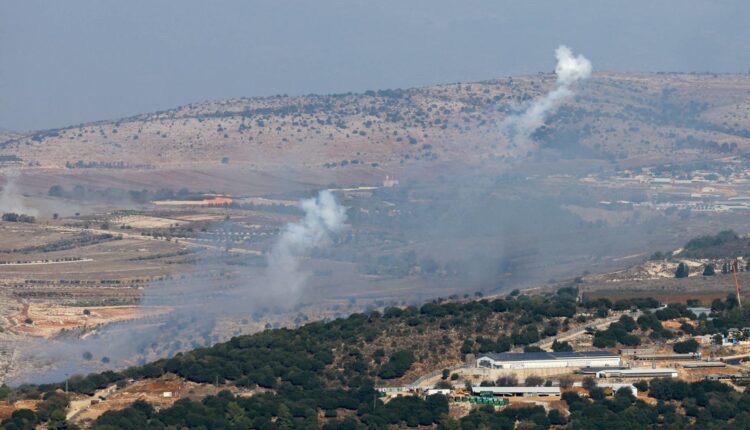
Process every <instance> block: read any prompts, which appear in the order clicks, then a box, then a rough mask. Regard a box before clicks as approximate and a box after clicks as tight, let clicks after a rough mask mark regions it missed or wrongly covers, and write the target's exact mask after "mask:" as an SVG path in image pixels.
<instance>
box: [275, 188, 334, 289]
mask: <svg viewBox="0 0 750 430" xmlns="http://www.w3.org/2000/svg"><path fill="white" fill-rule="evenodd" d="M300 206H301V208H302V210H303V211H305V217H304V218H303V219H302V220H301V221H299V222H298V223H292V224H287V225H286V227H284V230H283V232H282V233H281V236H280V237H279V240H278V241H277V242H276V244H275V245H274V246H273V248H272V249H271V252H270V253H269V254H268V281H269V283H270V285H269V288H270V289H271V292H272V294H273V295H274V296H282V297H288V298H293V297H298V296H299V293H300V290H301V288H302V285H303V283H304V281H305V275H304V274H303V273H300V271H299V263H300V258H302V257H304V256H306V255H308V254H309V253H310V251H311V250H312V249H313V248H315V247H318V246H321V245H324V244H325V243H326V242H327V241H329V240H330V236H331V234H333V233H337V232H339V231H341V229H342V228H343V227H344V222H345V221H346V208H345V207H343V206H341V205H339V204H338V202H337V201H336V198H335V197H334V195H333V193H332V192H331V191H330V190H323V191H321V192H320V193H318V196H317V198H311V199H306V200H302V201H301V202H300Z"/></svg>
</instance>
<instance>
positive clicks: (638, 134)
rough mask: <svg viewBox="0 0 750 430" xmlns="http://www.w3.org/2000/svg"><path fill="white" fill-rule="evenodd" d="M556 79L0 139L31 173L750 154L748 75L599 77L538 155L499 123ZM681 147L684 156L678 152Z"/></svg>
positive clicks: (255, 102)
mask: <svg viewBox="0 0 750 430" xmlns="http://www.w3.org/2000/svg"><path fill="white" fill-rule="evenodd" d="M554 79H555V78H554V75H551V74H540V75H535V76H522V77H513V78H506V79H499V80H491V81H485V82H476V83H464V84H448V85H438V86H433V87H425V88H415V89H406V90H382V91H368V92H366V93H364V94H339V95H326V96H323V95H307V96H299V97H287V96H276V97H268V98H240V99H232V100H224V101H215V102H204V103H193V104H190V105H187V106H183V107H179V108H176V109H173V110H168V111H162V112H156V113H151V114H144V115H138V116H135V117H131V118H124V119H120V120H114V121H100V122H96V123H89V124H81V125H78V126H72V127H68V128H63V129H55V130H43V131H38V132H34V133H28V134H24V135H16V134H4V135H2V136H0V138H2V139H1V140H2V142H0V148H2V150H1V151H2V155H6V156H9V155H14V156H17V157H19V158H20V159H22V160H23V161H22V162H21V163H19V164H22V165H25V166H42V167H57V168H64V167H66V166H67V168H69V169H82V168H92V167H100V168H108V169H112V168H115V169H122V168H152V167H185V166H194V165H207V166H210V165H221V164H222V162H223V163H229V164H238V165H246V166H249V167H253V168H257V169H273V168H278V167H292V168H300V169H313V170H317V169H347V168H352V167H359V168H361V167H366V168H374V167H392V168H393V167H398V166H401V165H402V164H406V165H408V164H410V163H412V162H415V161H428V162H430V161H448V162H461V163H469V164H475V163H478V162H481V161H482V160H488V159H498V158H499V159H502V158H504V157H506V156H521V157H524V156H526V152H527V151H528V150H530V149H532V147H533V146H539V147H541V148H543V149H545V151H542V153H540V154H538V155H541V156H543V157H549V158H551V159H555V158H559V157H564V158H595V159H604V160H609V161H620V162H622V163H631V164H638V165H643V164H651V163H655V162H666V161H675V160H674V158H675V157H678V158H679V160H680V161H689V160H703V159H706V158H720V157H723V156H726V155H727V154H731V153H736V152H737V151H742V150H745V149H747V148H748V147H750V75H686V74H616V73H598V74H595V75H594V77H593V78H592V79H591V80H590V81H587V82H585V83H584V85H582V86H581V87H580V88H577V89H576V91H577V96H576V97H575V99H574V100H570V101H568V102H567V103H566V105H565V106H564V107H563V108H561V109H559V110H558V111H557V113H555V114H554V115H552V116H551V117H549V118H548V120H547V123H546V126H545V127H543V128H542V129H540V130H537V132H536V133H535V134H534V135H533V136H532V138H533V139H532V140H533V143H532V145H531V146H526V145H521V146H518V144H519V143H518V142H515V143H514V142H510V141H509V140H508V138H507V137H506V136H505V135H504V133H503V132H502V130H501V123H502V120H503V119H504V118H505V117H506V116H507V115H508V114H509V113H512V112H516V111H518V110H519V109H520V108H522V106H523V105H524V103H527V102H528V101H529V100H531V99H534V98H536V97H538V96H540V95H542V94H544V93H545V92H547V91H549V90H550V89H551V88H552V87H553V85H554ZM676 149H679V150H680V151H679V155H675V154H674V152H673V151H674V150H676Z"/></svg>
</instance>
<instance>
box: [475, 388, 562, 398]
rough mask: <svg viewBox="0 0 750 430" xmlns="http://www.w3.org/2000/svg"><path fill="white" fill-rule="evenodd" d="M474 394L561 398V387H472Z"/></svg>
mask: <svg viewBox="0 0 750 430" xmlns="http://www.w3.org/2000/svg"><path fill="white" fill-rule="evenodd" d="M471 392H472V394H476V395H481V394H482V393H492V395H493V396H501V397H516V396H519V397H520V396H539V397H546V396H559V395H560V387H471Z"/></svg>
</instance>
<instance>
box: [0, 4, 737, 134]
mask: <svg viewBox="0 0 750 430" xmlns="http://www.w3.org/2000/svg"><path fill="white" fill-rule="evenodd" d="M530 21H533V22H538V23H539V24H538V25H537V26H533V27H532V26H529V25H525V24H527V23H528V22H530ZM747 22H750V6H748V5H747V4H746V3H745V2H741V1H739V0H726V1H705V0H689V1H686V2H681V7H680V8H679V10H675V7H674V3H671V2H649V1H645V0H638V1H633V2H628V3H627V4H621V3H620V2H616V1H580V2H574V3H573V2H543V1H537V2H523V3H515V2H494V1H489V0H476V1H470V2H457V3H453V2H447V1H429V2H427V1H414V2H397V1H384V2H378V3H376V4H372V3H368V2H362V1H321V2H315V3H295V2H286V1H280V2H260V1H247V2H243V1H223V2H218V3H210V4H208V3H203V2H198V1H195V0H190V1H181V2H176V1H173V2H170V1H161V2H148V1H142V0H138V1H131V2H127V3H120V2H113V1H94V0H75V1H70V2H65V3H59V2H44V1H16V0H3V1H2V2H0V127H2V128H6V129H11V130H16V131H24V130H33V129H44V128H54V127H63V126H68V125H74V124H78V123H82V122H89V121H96V120H106V119H116V118H121V117H124V116H129V115H134V114H138V113H145V112H152V111H156V110H162V109H168V108H172V107H176V106H179V105H184V104H187V103H192V102H199V101H204V100H214V99H224V98H235V97H254V96H268V95H274V94H289V95H299V94H308V93H323V94H328V93H342V92H349V91H352V92H361V91H365V90H368V89H384V88H407V87H416V86H424V85H431V84H438V83H450V82H466V81H476V80H486V79H492V78H495V77H500V76H507V75H513V74H524V73H536V72H539V71H551V70H552V69H553V68H554V64H555V59H554V56H553V51H554V49H555V47H557V46H558V45H560V44H567V45H569V46H570V47H571V48H573V50H574V51H575V52H580V53H582V54H584V55H585V56H586V57H587V58H589V59H591V61H592V63H593V64H594V66H595V70H596V71H603V70H609V71H618V72H635V71H640V72H658V71H663V72H688V73H689V72H699V73H702V72H709V73H748V70H749V69H750V50H748V49H746V47H745V46H744V41H746V40H748V39H750V26H748V25H747Z"/></svg>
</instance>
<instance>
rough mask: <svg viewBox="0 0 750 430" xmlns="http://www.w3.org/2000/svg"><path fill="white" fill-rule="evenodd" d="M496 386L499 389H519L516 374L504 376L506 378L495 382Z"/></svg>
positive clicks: (500, 378) (502, 377)
mask: <svg viewBox="0 0 750 430" xmlns="http://www.w3.org/2000/svg"><path fill="white" fill-rule="evenodd" d="M495 384H496V385H497V386H498V387H517V386H518V378H517V377H516V375H514V374H510V375H504V376H501V377H499V378H497V381H495Z"/></svg>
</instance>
